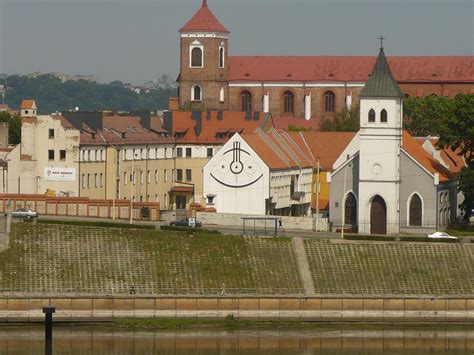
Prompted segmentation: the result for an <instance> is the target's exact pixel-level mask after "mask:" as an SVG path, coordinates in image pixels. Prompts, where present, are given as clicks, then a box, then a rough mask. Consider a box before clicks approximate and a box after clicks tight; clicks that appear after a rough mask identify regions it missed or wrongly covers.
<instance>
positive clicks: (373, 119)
mask: <svg viewBox="0 0 474 355" xmlns="http://www.w3.org/2000/svg"><path fill="white" fill-rule="evenodd" d="M369 122H375V111H374V109H370V111H369Z"/></svg>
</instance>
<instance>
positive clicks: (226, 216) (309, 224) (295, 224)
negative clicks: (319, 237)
mask: <svg viewBox="0 0 474 355" xmlns="http://www.w3.org/2000/svg"><path fill="white" fill-rule="evenodd" d="M242 217H250V218H255V217H276V216H255V215H243V214H232V213H213V212H197V213H196V218H197V220H198V221H200V222H201V223H202V224H215V225H220V226H238V227H242ZM278 218H281V220H282V228H288V229H303V230H312V229H313V228H314V226H315V222H314V221H313V218H312V217H287V216H282V217H278ZM247 223H249V224H248V227H249V228H251V227H253V222H251V221H249V222H247ZM263 223H264V222H263V221H257V226H256V227H257V228H262V227H263V226H264V224H263ZM271 223H272V222H270V221H268V222H267V225H269V224H271ZM318 230H321V231H327V230H328V220H327V218H319V222H318Z"/></svg>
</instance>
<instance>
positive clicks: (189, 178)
mask: <svg viewBox="0 0 474 355" xmlns="http://www.w3.org/2000/svg"><path fill="white" fill-rule="evenodd" d="M191 180H192V170H191V169H186V181H191Z"/></svg>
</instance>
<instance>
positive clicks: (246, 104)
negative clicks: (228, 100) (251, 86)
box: [242, 90, 252, 111]
mask: <svg viewBox="0 0 474 355" xmlns="http://www.w3.org/2000/svg"><path fill="white" fill-rule="evenodd" d="M242 111H252V94H251V93H250V91H247V90H245V91H242Z"/></svg>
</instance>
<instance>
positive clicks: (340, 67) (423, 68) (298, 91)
mask: <svg viewBox="0 0 474 355" xmlns="http://www.w3.org/2000/svg"><path fill="white" fill-rule="evenodd" d="M229 35H230V32H229V30H228V29H227V28H226V27H225V26H224V25H223V24H221V23H220V22H219V20H218V19H217V18H216V17H215V15H214V14H213V13H212V11H211V10H210V9H209V6H208V5H207V0H203V2H202V5H201V7H200V8H199V10H198V11H197V12H196V14H195V15H194V16H193V17H192V18H191V19H190V20H189V21H188V22H187V23H186V24H185V25H184V26H183V27H182V28H181V30H180V37H181V55H180V56H181V59H180V61H181V64H180V75H179V77H178V82H179V94H178V95H179V106H180V107H181V108H186V109H207V110H230V111H257V112H271V113H272V115H273V117H286V116H288V117H300V118H303V117H304V118H305V119H306V120H311V121H313V122H319V120H320V119H322V118H331V117H333V116H334V114H335V113H336V112H337V111H339V110H341V109H343V108H344V107H351V106H352V105H354V104H357V103H358V102H359V94H360V92H361V90H362V88H363V87H364V85H365V83H366V82H367V80H368V79H369V77H370V73H371V70H372V68H373V66H374V63H375V60H376V58H375V57H372V56H230V55H229V45H230V39H229ZM388 62H389V64H390V67H391V68H392V71H393V74H394V77H395V80H396V81H397V82H398V84H399V86H400V87H401V89H402V91H403V92H404V94H405V95H406V96H424V95H444V96H454V95H456V94H458V93H474V57H472V56H464V57H461V56H438V57H389V58H388ZM176 106H177V105H176ZM301 121H304V120H302V119H301Z"/></svg>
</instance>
